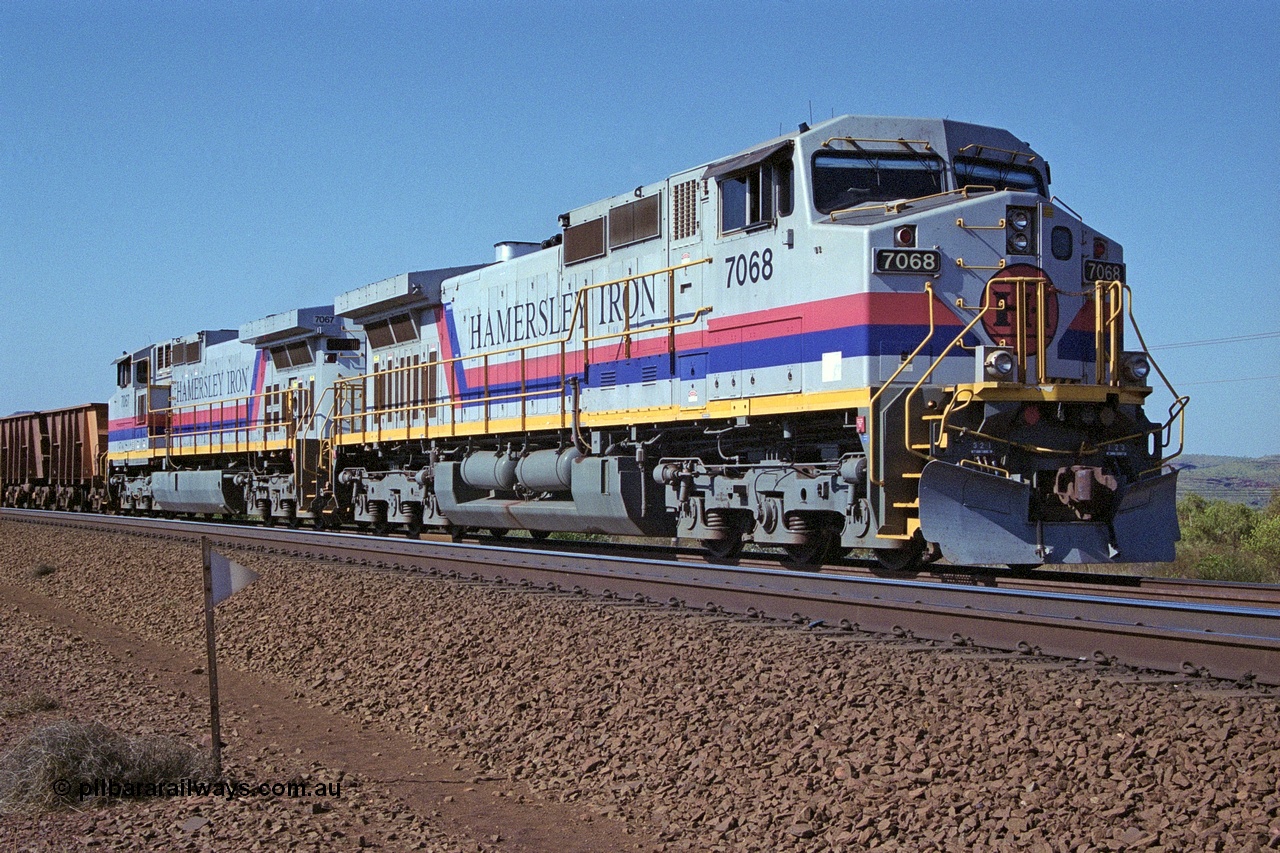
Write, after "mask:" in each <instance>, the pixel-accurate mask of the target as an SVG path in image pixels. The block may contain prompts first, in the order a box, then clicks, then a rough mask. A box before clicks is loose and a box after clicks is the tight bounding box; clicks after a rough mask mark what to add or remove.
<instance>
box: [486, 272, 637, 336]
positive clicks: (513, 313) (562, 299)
mask: <svg viewBox="0 0 1280 853" xmlns="http://www.w3.org/2000/svg"><path fill="white" fill-rule="evenodd" d="M577 298H578V297H577V294H576V293H562V294H559V295H557V296H548V297H546V298H545V299H539V300H537V301H536V302H518V303H516V304H514V305H508V306H506V307H505V308H499V309H496V310H493V311H490V312H489V313H488V314H476V315H474V316H473V317H471V318H470V319H469V323H468V325H469V327H470V328H469V329H468V331H469V333H470V336H469V339H468V342H469V343H470V348H471V349H472V350H478V349H485V348H492V347H502V346H511V345H514V344H521V343H524V342H525V341H529V340H534V339H537V338H559V337H562V336H564V334H565V333H566V332H568V331H569V323H570V322H571V321H572V320H573V306H574V303H575V302H576V301H577ZM630 300H631V301H630V312H629V313H630V315H631V322H633V323H634V322H636V321H638V320H645V319H648V318H649V317H652V316H654V314H656V313H657V299H656V297H655V295H654V286H653V279H651V278H643V279H639V280H638V281H637V282H636V284H635V285H634V286H632V288H631V294H630ZM588 310H589V311H590V312H591V319H592V322H595V323H599V324H600V325H602V326H606V325H608V324H610V323H618V322H621V321H622V319H623V318H624V316H626V314H627V313H628V311H627V302H626V300H625V299H624V293H623V286H622V285H621V284H611V285H609V286H607V287H603V288H600V289H598V290H593V291H591V294H590V306H589V309H588Z"/></svg>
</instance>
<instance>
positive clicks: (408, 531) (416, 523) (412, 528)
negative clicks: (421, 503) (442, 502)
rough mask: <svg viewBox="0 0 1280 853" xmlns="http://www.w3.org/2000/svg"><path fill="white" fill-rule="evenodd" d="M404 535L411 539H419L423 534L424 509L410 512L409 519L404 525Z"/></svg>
mask: <svg viewBox="0 0 1280 853" xmlns="http://www.w3.org/2000/svg"><path fill="white" fill-rule="evenodd" d="M404 535H405V536H406V537H407V538H409V539H418V538H420V537H421V536H422V510H414V511H413V512H411V513H409V520H408V521H407V522H405V525H404Z"/></svg>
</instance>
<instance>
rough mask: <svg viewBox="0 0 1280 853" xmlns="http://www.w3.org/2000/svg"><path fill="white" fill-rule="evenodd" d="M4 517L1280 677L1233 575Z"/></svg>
mask: <svg viewBox="0 0 1280 853" xmlns="http://www.w3.org/2000/svg"><path fill="white" fill-rule="evenodd" d="M0 515H2V516H4V517H6V518H12V519H15V520H17V519H23V520H28V521H32V522H36V523H46V524H47V523H54V524H63V525H68V526H73V527H83V528H89V529H99V530H101V529H110V530H114V531H117V532H125V531H133V532H137V533H139V534H144V535H157V536H162V537H169V538H177V539H184V540H198V539H199V538H200V537H201V536H208V537H209V538H210V540H212V541H213V542H214V543H215V544H220V545H222V546H224V547H241V548H248V549H252V550H258V551H267V552H275V553H280V554H284V555H289V556H307V557H313V558H318V559H325V560H337V561H343V562H349V563H357V564H361V565H372V566H383V567H387V568H390V567H400V568H403V569H407V570H410V571H418V572H423V573H426V574H430V575H433V576H445V577H454V578H459V579H465V580H472V581H487V582H494V583H504V584H513V585H520V586H526V587H530V588H534V589H544V590H552V591H560V592H574V593H579V594H582V595H590V596H600V597H604V598H610V599H624V600H632V601H636V602H639V603H650V604H666V605H670V606H676V607H688V608H692V609H699V610H704V611H711V612H724V613H735V614H743V615H747V616H752V617H758V618H765V619H780V620H785V621H790V622H794V623H800V624H805V625H809V626H811V627H815V628H818V627H822V628H827V629H837V628H839V629H850V630H859V631H864V632H872V633H879V634H889V635H893V636H896V637H902V638H914V639H917V640H927V641H933V642H939V643H945V644H951V645H957V646H975V647H982V648H989V649H999V650H1005V651H1010V652H1021V653H1024V654H1042V655H1049V656H1054V657H1061V658H1070V659H1075V660H1091V661H1094V662H1097V663H1102V664H1122V665H1128V666H1135V667H1143V668H1150V669H1155V670H1162V671H1167V672H1181V673H1186V674H1196V675H1203V676H1210V677H1214V678H1222V679H1233V680H1243V681H1257V682H1258V683H1262V684H1272V685H1276V684H1280V602H1277V601H1276V597H1275V596H1270V597H1267V596H1264V595H1262V594H1259V595H1258V599H1259V601H1258V603H1257V604H1242V603H1240V602H1239V601H1238V592H1237V591H1233V587H1232V586H1231V585H1227V586H1226V587H1223V588H1221V589H1219V588H1218V587H1217V586H1216V585H1211V584H1202V583H1201V584H1188V585H1186V586H1185V587H1182V586H1180V585H1178V584H1176V583H1171V582H1170V583H1163V584H1156V587H1157V590H1158V591H1157V590H1152V591H1151V593H1152V594H1154V595H1157V596H1160V597H1157V598H1153V597H1149V596H1148V594H1147V593H1143V592H1141V591H1135V590H1130V589H1122V590H1121V591H1120V592H1119V593H1118V594H1111V593H1107V592H1105V591H1101V590H1099V589H1098V588H1093V587H1091V588H1090V589H1089V591H1081V590H1080V589H1079V588H1078V587H1077V588H1072V589H1071V591H1067V592H1061V591H1050V590H1051V589H1052V586H1051V584H1050V582H1047V581H1039V582H1036V583H1035V584H1034V585H1035V586H1036V587H1037V588H1035V589H1008V588H989V587H984V586H962V585H958V584H956V583H938V582H929V581H908V580H897V579H885V578H874V577H858V576H850V575H841V574H815V573H810V572H798V571H791V570H786V569H777V568H762V567H742V566H738V567H730V566H713V565H706V564H698V563H688V562H674V561H669V560H654V559H645V558H635V557H612V556H601V555H588V554H582V553H567V552H560V551H549V550H532V549H528V548H514V547H506V546H498V545H474V544H455V543H448V542H419V541H408V540H395V539H387V538H378V537H370V536H356V535H349V534H335V533H316V532H312V531H290V530H281V529H278V528H273V529H264V528H260V527H249V526H238V525H224V524H210V523H198V522H188V521H159V520H152V519H140V518H125V517H114V516H88V515H82V514H70V513H68V514H61V513H31V512H25V511H15V510H3V511H0ZM1180 590H1185V591H1182V592H1180ZM1233 598H1235V599H1237V600H1234V601H1233V600H1232V599H1233ZM1224 602H1225V603H1224Z"/></svg>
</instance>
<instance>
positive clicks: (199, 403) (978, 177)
mask: <svg viewBox="0 0 1280 853" xmlns="http://www.w3.org/2000/svg"><path fill="white" fill-rule="evenodd" d="M1048 188H1049V167H1048V164H1047V163H1045V162H1044V160H1043V159H1042V158H1041V157H1040V156H1039V155H1038V154H1037V153H1036V152H1035V151H1033V150H1032V149H1031V148H1030V147H1028V146H1027V145H1026V144H1025V143H1023V142H1021V141H1019V140H1018V139H1017V138H1016V137H1014V136H1012V135H1011V134H1009V133H1007V132H1006V131H1003V130H999V129H996V128H991V127H982V126H978V125H972V124H964V123H960V122H954V121H947V120H928V119H902V118H870V117H854V116H843V117H840V118H836V119H832V120H830V121H826V122H823V123H821V124H818V125H816V126H814V127H808V126H807V125H801V126H800V128H799V129H798V130H797V131H795V132H793V133H789V134H786V135H784V136H780V137H778V138H776V139H773V140H770V141H768V142H765V143H763V144H761V145H758V146H756V147H753V148H751V149H749V150H746V151H743V152H741V153H738V154H735V155H733V156H731V157H726V158H725V159H722V160H718V161H715V162H712V163H709V164H703V165H699V166H697V167H695V168H691V169H687V170H684V171H680V172H677V173H675V174H673V175H670V176H669V177H667V178H664V179H662V180H659V181H657V182H655V183H651V184H647V185H643V186H639V187H636V188H635V189H634V190H628V191H627V192H624V193H622V194H620V195H617V196H614V197H611V198H607V199H603V200H601V201H598V202H595V203H592V204H588V205H585V206H583V207H580V208H577V209H574V210H571V211H569V212H567V213H564V214H561V215H560V217H559V229H558V231H557V233H556V234H555V236H554V237H552V238H551V239H549V240H546V241H544V242H542V243H500V244H498V246H497V249H498V253H497V255H498V257H497V259H496V260H495V261H493V262H490V263H482V264H475V265H471V266H463V267H452V268H448V269H436V270H427V271H422V272H411V273H405V274H402V275H398V276H395V277H393V278H389V279H386V280H384V281H379V282H376V283H374V284H369V285H367V286H364V287H360V288H357V289H354V290H350V291H348V292H345V293H342V294H340V295H338V296H337V297H336V299H335V300H334V303H333V305H332V306H325V307H322V308H313V309H303V310H299V311H293V312H288V313H287V314H282V315H274V316H273V317H268V318H265V319H264V320H259V321H256V322H254V323H250V324H248V325H246V326H245V327H243V328H242V329H240V330H239V332H238V333H237V332H236V331H222V332H216V331H206V332H201V333H197V334H195V335H189V336H187V337H186V338H183V339H174V340H172V341H168V342H164V343H161V344H156V345H154V346H150V347H147V348H144V349H142V350H140V351H137V352H134V353H133V354H131V355H126V356H124V357H122V358H121V359H120V361H119V363H118V375H117V379H118V382H117V391H116V393H115V395H114V396H113V397H112V399H111V402H110V406H111V414H110V417H111V432H110V447H109V453H108V454H107V460H108V466H109V482H110V488H111V490H112V491H111V493H112V496H113V500H114V502H115V505H116V506H118V507H120V508H122V509H126V510H130V509H132V510H152V511H156V510H165V511H174V512H192V513H213V514H224V515H225V514H238V513H251V514H256V515H259V516H261V517H262V518H263V519H264V520H266V521H268V522H274V521H277V520H278V521H283V522H287V523H291V524H297V523H299V521H300V520H303V519H310V520H312V521H313V522H314V523H316V524H317V525H318V526H325V525H327V524H329V523H330V522H354V523H356V524H358V525H366V526H370V527H372V528H373V529H374V530H376V531H379V532H385V531H387V530H388V529H391V528H399V529H403V530H404V531H406V532H408V533H409V534H410V535H415V536H416V535H417V534H418V533H419V532H420V531H421V530H423V529H424V528H437V529H443V530H448V531H450V532H453V533H454V534H456V535H461V534H463V533H465V532H466V531H468V530H475V529H484V530H489V531H497V532H502V531H506V530H509V529H513V528H523V529H526V530H529V531H530V532H531V533H532V534H533V535H534V536H542V535H545V534H549V533H551V532H556V531H577V532H599V533H606V534H614V535H623V536H661V537H673V536H674V537H683V538H691V539H696V540H701V541H702V543H703V544H704V545H705V547H706V549H707V550H708V551H709V552H710V554H711V555H712V556H713V557H714V558H715V559H719V560H732V559H734V558H735V557H736V556H737V554H738V552H739V551H740V550H741V548H742V546H743V543H745V542H748V541H751V542H755V543H758V544H764V545H771V546H778V547H781V548H783V549H785V551H786V552H787V554H788V555H789V558H790V559H791V560H792V561H794V562H796V563H800V564H813V563H818V562H820V561H822V560H823V559H824V558H826V557H827V556H828V555H829V554H831V553H832V552H833V551H837V550H841V549H851V548H869V549H874V551H875V553H876V555H877V556H878V557H879V558H880V560H881V562H882V563H883V564H884V565H885V566H887V567H890V568H906V567H909V566H911V565H913V564H915V563H917V562H918V561H920V560H922V559H932V558H936V557H937V556H939V555H943V556H946V557H947V558H948V559H950V560H952V561H955V562H964V563H978V564H993V563H1000V564H1010V565H1015V566H1027V565H1037V564H1041V563H1078V562H1098V563H1102V562H1113V561H1126V562H1137V561H1157V560H1169V559H1172V557H1173V547H1174V541H1175V540H1176V539H1177V538H1178V526H1177V519H1176V515H1175V512H1174V493H1175V484H1176V471H1173V470H1170V469H1169V468H1168V467H1167V462H1168V461H1169V459H1171V458H1172V457H1173V456H1175V455H1177V452H1179V451H1180V449H1181V438H1180V429H1181V416H1182V412H1183V408H1184V406H1185V403H1186V398H1183V397H1179V396H1178V395H1177V394H1176V393H1173V399H1174V401H1175V402H1174V403H1173V405H1172V407H1171V408H1170V410H1169V412H1168V416H1167V417H1162V418H1161V419H1158V420H1156V421H1152V420H1150V419H1149V418H1148V416H1147V414H1145V413H1144V408H1143V405H1144V402H1145V401H1146V399H1147V397H1148V395H1149V394H1150V393H1151V391H1152V387H1151V383H1150V381H1149V380H1150V379H1151V378H1152V376H1153V375H1156V376H1160V378H1161V379H1162V380H1163V375H1162V374H1160V373H1159V371H1158V369H1156V368H1155V364H1154V362H1153V361H1152V359H1151V358H1150V356H1149V355H1148V354H1147V353H1146V352H1145V351H1144V349H1145V347H1143V346H1141V338H1140V337H1139V338H1138V340H1137V341H1136V343H1137V344H1139V346H1132V345H1128V344H1127V343H1126V338H1127V337H1128V336H1129V335H1135V334H1137V327H1136V325H1135V324H1134V323H1133V320H1132V310H1131V304H1130V302H1131V300H1130V289H1129V286H1128V284H1127V283H1126V268H1125V264H1124V256H1123V252H1122V249H1121V247H1120V245H1119V244H1118V243H1116V242H1115V241H1114V240H1112V239H1111V238H1109V237H1107V236H1106V235H1103V234H1100V233H1098V232H1097V231H1096V230H1094V229H1093V228H1091V227H1089V226H1088V225H1086V224H1085V223H1084V222H1083V221H1081V219H1080V217H1079V216H1077V215H1076V214H1075V213H1074V212H1073V211H1072V210H1071V209H1070V208H1068V207H1067V206H1066V205H1065V204H1063V203H1062V202H1059V201H1057V200H1056V199H1054V198H1052V197H1051V196H1050V194H1049V189H1048ZM1126 327H1128V328H1126ZM1166 385H1167V382H1166ZM1169 391H1170V393H1172V388H1170V389H1169Z"/></svg>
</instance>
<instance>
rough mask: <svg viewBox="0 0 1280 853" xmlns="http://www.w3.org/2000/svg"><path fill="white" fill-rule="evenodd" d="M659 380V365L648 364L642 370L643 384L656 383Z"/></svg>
mask: <svg viewBox="0 0 1280 853" xmlns="http://www.w3.org/2000/svg"><path fill="white" fill-rule="evenodd" d="M657 380H658V365H656V364H646V365H644V366H643V367H641V368H640V381H641V382H656V381H657Z"/></svg>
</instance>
